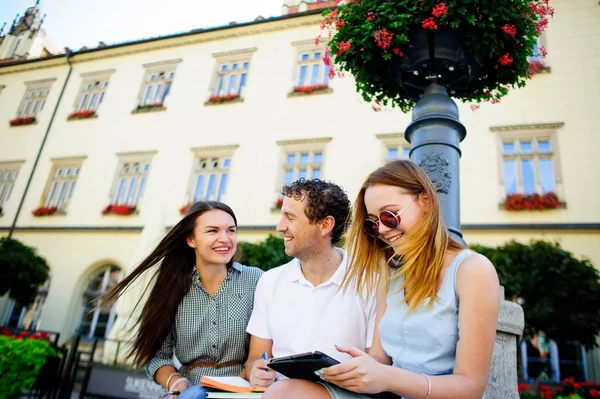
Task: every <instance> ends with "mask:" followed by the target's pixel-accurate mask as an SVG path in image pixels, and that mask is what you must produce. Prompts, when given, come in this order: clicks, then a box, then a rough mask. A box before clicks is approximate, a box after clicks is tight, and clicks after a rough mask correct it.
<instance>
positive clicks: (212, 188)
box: [188, 146, 237, 202]
mask: <svg viewBox="0 0 600 399" xmlns="http://www.w3.org/2000/svg"><path fill="white" fill-rule="evenodd" d="M236 148H237V146H222V147H209V148H206V147H205V148H195V149H193V152H194V154H195V159H194V170H193V173H192V181H191V184H190V187H191V190H190V194H189V196H188V197H189V200H190V202H195V201H199V200H205V201H222V200H223V195H224V194H225V190H226V189H227V181H228V179H229V168H230V167H231V156H232V153H233V151H234V150H235V149H236Z"/></svg>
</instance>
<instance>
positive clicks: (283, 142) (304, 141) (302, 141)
mask: <svg viewBox="0 0 600 399" xmlns="http://www.w3.org/2000/svg"><path fill="white" fill-rule="evenodd" d="M331 140H333V138H332V137H318V138H314V139H296V140H278V141H276V143H277V145H281V146H286V145H297V144H321V143H329V142H330V141H331Z"/></svg>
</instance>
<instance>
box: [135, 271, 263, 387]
mask: <svg viewBox="0 0 600 399" xmlns="http://www.w3.org/2000/svg"><path fill="white" fill-rule="evenodd" d="M261 275H262V270H260V269H258V268H256V267H248V266H244V265H241V264H239V263H234V264H233V266H232V267H231V268H229V270H228V271H227V277H226V278H225V280H224V281H223V283H222V284H221V287H219V290H218V291H217V294H216V295H215V296H211V295H210V294H209V293H208V291H206V290H205V289H204V287H203V286H202V284H201V283H200V278H199V275H198V271H197V270H196V268H195V267H194V268H193V272H192V278H191V286H190V290H189V292H188V293H187V294H186V296H185V297H183V300H182V301H181V303H180V304H179V308H178V309H177V315H176V316H175V324H174V325H173V328H172V329H171V332H170V333H169V335H168V336H167V339H166V340H165V342H164V343H163V345H162V347H161V348H160V350H159V351H158V353H156V356H154V358H153V359H152V360H151V361H150V362H149V363H148V365H147V366H146V373H147V374H148V377H150V378H152V379H154V374H155V373H156V371H157V370H158V369H159V368H161V367H162V366H167V365H171V366H173V367H175V363H174V361H173V354H175V356H176V357H177V360H179V362H181V364H183V365H184V366H185V365H186V364H192V363H196V362H200V361H206V362H216V363H228V362H239V365H231V366H226V367H222V368H214V367H198V368H195V369H193V370H191V371H189V372H188V371H187V370H184V369H183V368H181V369H180V370H179V372H180V373H181V374H182V375H183V376H184V377H186V378H187V379H189V380H190V382H191V383H192V384H199V383H200V378H202V376H203V375H210V376H218V377H223V376H237V375H238V374H239V373H240V372H241V371H242V369H243V367H244V366H243V363H244V362H245V361H246V358H247V357H248V347H249V345H250V335H249V334H248V333H246V326H247V324H248V320H249V319H250V315H251V314H252V306H253V304H254V290H255V289H256V283H257V282H258V279H259V278H260V276H261Z"/></svg>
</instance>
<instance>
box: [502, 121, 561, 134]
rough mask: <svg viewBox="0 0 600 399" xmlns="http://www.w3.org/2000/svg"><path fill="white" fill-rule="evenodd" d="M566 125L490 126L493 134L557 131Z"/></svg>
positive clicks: (555, 123) (554, 123)
mask: <svg viewBox="0 0 600 399" xmlns="http://www.w3.org/2000/svg"><path fill="white" fill-rule="evenodd" d="M564 125H565V123H564V122H550V123H534V124H530V125H505V126H490V131H492V132H511V131H512V132H514V131H521V130H555V129H558V128H560V127H563V126H564Z"/></svg>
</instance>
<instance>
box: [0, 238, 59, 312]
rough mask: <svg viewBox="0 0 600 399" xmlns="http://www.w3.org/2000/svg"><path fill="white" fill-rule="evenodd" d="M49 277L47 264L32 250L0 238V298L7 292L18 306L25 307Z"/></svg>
mask: <svg viewBox="0 0 600 399" xmlns="http://www.w3.org/2000/svg"><path fill="white" fill-rule="evenodd" d="M49 276H50V268H49V267H48V264H47V263H46V261H45V260H44V258H42V257H41V256H39V255H38V254H37V253H36V250H35V249H34V248H31V247H29V246H27V245H25V244H23V243H21V242H20V241H18V240H14V239H12V238H8V237H2V238H0V296H1V295H4V294H6V293H7V292H8V293H9V296H10V297H11V298H12V299H14V300H15V301H16V302H17V303H18V304H20V305H22V306H27V305H29V304H31V303H33V301H34V300H35V297H36V295H37V291H38V287H39V286H40V285H42V284H43V283H44V282H46V280H48V278H49Z"/></svg>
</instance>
